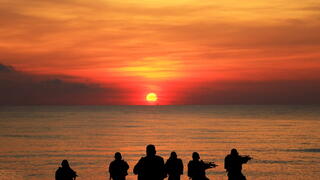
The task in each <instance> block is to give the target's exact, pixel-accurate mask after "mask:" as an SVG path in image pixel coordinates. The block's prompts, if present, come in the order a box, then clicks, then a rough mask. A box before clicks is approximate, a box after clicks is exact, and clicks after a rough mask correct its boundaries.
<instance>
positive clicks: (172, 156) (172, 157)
mask: <svg viewBox="0 0 320 180" xmlns="http://www.w3.org/2000/svg"><path fill="white" fill-rule="evenodd" d="M177 157H178V156H177V153H176V152H174V151H172V152H171V154H170V159H177Z"/></svg>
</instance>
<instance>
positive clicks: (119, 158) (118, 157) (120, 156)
mask: <svg viewBox="0 0 320 180" xmlns="http://www.w3.org/2000/svg"><path fill="white" fill-rule="evenodd" d="M114 158H115V159H116V160H118V161H120V160H121V159H122V155H121V153H119V152H116V153H115V154H114Z"/></svg>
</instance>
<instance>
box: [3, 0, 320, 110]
mask: <svg viewBox="0 0 320 180" xmlns="http://www.w3.org/2000/svg"><path fill="white" fill-rule="evenodd" d="M319 19H320V6H319V3H317V1H316V0H305V1H292V0H259V1H245V0H223V1H222V0H220V1H198V0H176V1H169V0H162V1H160V0H150V1H137V2H132V1H129V0H123V1H121V2H120V1H118V0H108V1H103V0H101V1H90V0H81V1H79V0H68V1H57V0H46V1H43V0H33V1H32V3H30V2H29V1H23V0H5V1H1V3H0V22H1V27H0V32H1V33H0V39H1V41H0V64H4V65H8V66H13V67H14V68H15V69H16V70H17V71H19V72H24V73H28V74H31V75H30V76H28V75H27V76H21V77H20V76H19V75H10V76H9V75H8V77H5V76H4V75H2V74H0V78H1V76H2V78H3V79H4V81H3V84H0V87H6V88H7V89H5V91H4V90H3V92H7V93H2V94H3V95H2V96H3V98H4V99H7V101H8V102H12V100H15V101H16V102H22V104H23V102H24V101H25V100H24V97H30V100H28V101H30V103H35V104H42V103H48V101H49V100H48V99H50V103H53V104H54V103H57V104H59V103H62V104H63V103H64V102H69V101H70V100H65V99H66V97H69V99H71V100H73V101H74V103H75V104H81V103H84V104H86V103H90V104H95V103H97V104H125V105H128V104H130V105H134V104H137V105H138V104H146V103H147V102H152V101H148V100H146V99H145V94H147V93H148V92H157V93H159V94H158V98H160V99H161V103H160V104H184V103H191V104H202V103H203V102H206V103H213V104H214V103H217V102H218V99H220V98H221V100H219V103H222V104H223V103H224V102H226V101H230V103H233V102H234V101H235V100H238V101H239V103H240V104H241V103H243V102H245V101H246V100H248V99H251V100H252V103H253V104H254V103H255V102H257V101H255V99H256V98H257V97H258V98H259V97H260V96H263V95H264V94H263V93H262V92H263V91H264V90H267V91H268V92H269V93H270V94H269V96H270V97H268V98H264V99H261V100H260V101H261V103H262V104H263V103H266V102H265V101H266V99H268V100H269V99H270V101H271V100H272V101H271V102H275V101H278V99H279V98H284V97H285V96H282V97H278V95H279V94H290V97H289V96H288V98H287V99H283V101H282V102H289V100H290V99H294V97H301V98H302V101H299V102H304V100H303V99H306V98H304V96H305V94H315V92H316V90H315V88H313V87H312V86H311V84H318V81H320V76H319V72H320V52H319V49H320V33H319V29H320V21H319ZM2 69H4V68H2ZM0 71H1V68H0ZM2 71H4V70H2ZM0 73H1V72H0ZM18 74H19V73H18ZM20 75H21V73H20ZM18 76H19V77H18ZM26 77H29V78H26ZM44 77H46V78H44ZM21 78H22V79H21ZM8 79H9V80H12V81H15V82H11V83H8V82H7V80H8ZM30 79H32V80H30ZM34 79H36V80H37V82H36V83H35V84H34V82H33V81H34ZM48 79H49V80H52V79H59V80H62V81H61V82H62V83H61V82H60V81H49V82H50V83H51V84H50V83H49V85H48V83H45V82H46V80H48ZM26 81H32V82H26ZM39 81H40V82H39ZM65 81H68V83H70V82H72V83H74V82H76V83H83V84H82V85H79V84H76V85H75V84H72V83H71V84H68V83H65ZM59 82H60V84H59ZM0 83H1V82H0ZM15 83H18V84H17V85H15V86H13V85H12V86H11V85H10V86H9V85H8V84H15ZM42 83H43V84H42ZM246 83H247V84H246ZM306 83H307V84H308V85H307V84H306ZM289 84H290V88H286V87H289ZM30 85H33V86H32V87H30V88H29V89H26V88H25V87H26V86H30ZM309 85H310V86H309ZM47 86H49V87H50V88H43V87H47ZM57 86H59V87H60V88H61V89H60V90H59V91H54V90H52V89H55V88H57ZM297 87H298V88H297ZM10 88H11V89H10ZM39 88H40V90H39ZM41 88H43V89H41ZM51 88H52V89H51ZM12 89H22V90H24V91H25V94H23V93H19V92H17V95H20V96H21V98H16V95H15V94H12V93H11V91H12ZM248 89H249V90H250V92H249V90H248ZM312 89H313V90H312ZM300 90H301V91H300ZM75 91H78V94H77V95H78V96H79V97H77V98H71V97H72V96H71V95H72V94H74V92H75ZM292 91H295V93H292ZM298 91H299V92H298ZM31 92H34V93H35V94H34V96H30V95H29V94H30V93H31ZM36 92H38V93H40V92H41V93H43V94H41V95H42V96H41V97H39V96H38V95H37V93H36ZM280 92H281V93H280ZM28 93H29V94H28ZM54 93H55V94H56V95H57V97H54V96H52V94H54ZM68 93H69V94H68ZM7 94H12V97H8V96H7ZM236 94H238V95H239V97H234V96H236ZM195 96H197V98H194V97H195ZM253 96H254V97H253ZM31 97H37V98H39V101H38V102H37V103H36V102H35V101H33V99H32V98H31ZM84 97H86V99H87V100H83V99H84ZM291 97H292V98H291ZM313 99H315V98H311V95H310V99H309V100H306V101H308V102H312V101H314V100H313ZM319 99H320V98H319ZM0 100H1V97H0ZM260 101H259V102H260ZM319 101H320V100H319ZM246 102H247V101H246ZM290 102H291V101H290ZM14 104H16V103H14Z"/></svg>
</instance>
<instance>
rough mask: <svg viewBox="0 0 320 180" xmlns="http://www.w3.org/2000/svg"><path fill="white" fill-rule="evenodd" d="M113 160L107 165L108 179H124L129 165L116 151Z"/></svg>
mask: <svg viewBox="0 0 320 180" xmlns="http://www.w3.org/2000/svg"><path fill="white" fill-rule="evenodd" d="M114 158H115V160H114V161H112V162H111V163H110V165H109V174H110V179H113V180H125V179H126V176H127V175H128V169H129V165H128V163H127V162H126V161H124V160H123V159H122V156H121V153H119V152H116V153H115V154H114Z"/></svg>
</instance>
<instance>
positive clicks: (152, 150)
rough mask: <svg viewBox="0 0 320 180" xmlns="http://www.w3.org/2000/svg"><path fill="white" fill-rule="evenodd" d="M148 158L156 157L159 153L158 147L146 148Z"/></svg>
mask: <svg viewBox="0 0 320 180" xmlns="http://www.w3.org/2000/svg"><path fill="white" fill-rule="evenodd" d="M146 151H147V156H155V155H156V153H157V151H156V147H155V146H154V145H153V144H149V145H148V146H147V148H146Z"/></svg>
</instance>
